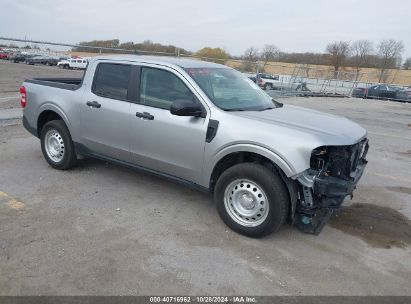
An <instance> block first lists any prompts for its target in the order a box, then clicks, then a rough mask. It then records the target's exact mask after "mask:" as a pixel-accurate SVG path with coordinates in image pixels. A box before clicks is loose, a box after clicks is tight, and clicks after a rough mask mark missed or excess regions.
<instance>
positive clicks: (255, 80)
mask: <svg viewBox="0 0 411 304" xmlns="http://www.w3.org/2000/svg"><path fill="white" fill-rule="evenodd" d="M247 77H248V79H250V80H251V81H252V82H254V83H257V78H256V77H255V76H247Z"/></svg>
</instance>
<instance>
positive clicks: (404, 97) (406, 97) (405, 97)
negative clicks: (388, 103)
mask: <svg viewBox="0 0 411 304" xmlns="http://www.w3.org/2000/svg"><path fill="white" fill-rule="evenodd" d="M396 99H397V100H399V101H407V102H411V87H408V88H406V89H402V90H399V91H398V92H397V97H396Z"/></svg>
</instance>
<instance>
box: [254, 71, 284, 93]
mask: <svg viewBox="0 0 411 304" xmlns="http://www.w3.org/2000/svg"><path fill="white" fill-rule="evenodd" d="M256 78H257V79H258V85H259V86H260V87H261V88H263V89H264V90H273V89H274V87H275V86H276V85H277V84H278V83H279V80H280V76H278V75H271V74H266V73H258V74H257V75H256Z"/></svg>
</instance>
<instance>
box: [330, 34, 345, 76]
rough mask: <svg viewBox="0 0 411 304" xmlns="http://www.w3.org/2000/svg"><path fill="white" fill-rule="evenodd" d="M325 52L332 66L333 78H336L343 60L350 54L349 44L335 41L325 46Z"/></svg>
mask: <svg viewBox="0 0 411 304" xmlns="http://www.w3.org/2000/svg"><path fill="white" fill-rule="evenodd" d="M326 51H327V53H329V55H330V61H331V64H332V65H333V66H334V77H337V75H338V70H339V68H340V67H341V66H343V65H344V62H345V58H346V57H347V56H348V55H349V53H350V44H349V43H348V42H346V41H335V42H332V43H330V44H328V45H327V47H326Z"/></svg>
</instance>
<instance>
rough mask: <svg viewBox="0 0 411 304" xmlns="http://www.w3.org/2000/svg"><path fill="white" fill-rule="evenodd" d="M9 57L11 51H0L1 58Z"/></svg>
mask: <svg viewBox="0 0 411 304" xmlns="http://www.w3.org/2000/svg"><path fill="white" fill-rule="evenodd" d="M8 58H9V53H7V52H4V51H0V59H3V60H7V59H8Z"/></svg>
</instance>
